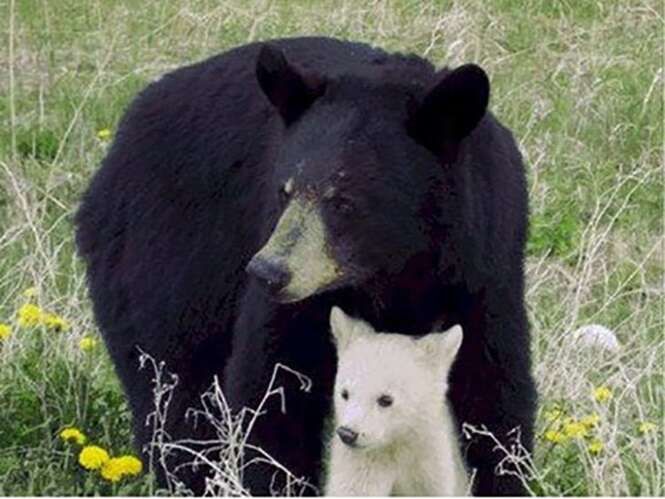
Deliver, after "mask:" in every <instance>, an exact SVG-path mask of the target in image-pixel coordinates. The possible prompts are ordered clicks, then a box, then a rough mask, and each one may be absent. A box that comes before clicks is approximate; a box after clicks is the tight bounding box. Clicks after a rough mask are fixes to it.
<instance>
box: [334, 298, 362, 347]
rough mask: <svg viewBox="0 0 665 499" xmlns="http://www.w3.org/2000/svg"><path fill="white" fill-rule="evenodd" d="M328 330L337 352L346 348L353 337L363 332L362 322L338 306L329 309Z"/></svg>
mask: <svg viewBox="0 0 665 499" xmlns="http://www.w3.org/2000/svg"><path fill="white" fill-rule="evenodd" d="M330 330H331V331H332V335H333V338H335V345H337V351H338V352H340V351H342V350H344V349H346V347H348V346H349V345H350V344H351V342H352V341H353V339H354V338H355V337H357V336H360V335H362V334H364V333H365V330H364V327H363V324H362V322H361V321H359V320H356V319H354V318H352V317H349V316H348V315H346V314H345V313H344V311H343V310H342V309H341V308H339V307H333V308H332V309H331V310H330Z"/></svg>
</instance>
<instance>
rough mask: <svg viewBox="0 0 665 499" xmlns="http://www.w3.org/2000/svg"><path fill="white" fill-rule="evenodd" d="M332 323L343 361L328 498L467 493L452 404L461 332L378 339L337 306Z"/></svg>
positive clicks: (381, 336) (454, 329) (380, 335)
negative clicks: (449, 397) (450, 392)
mask: <svg viewBox="0 0 665 499" xmlns="http://www.w3.org/2000/svg"><path fill="white" fill-rule="evenodd" d="M330 325H331V329H332V333H333V336H334V338H335V343H336V345H337V357H338V359H339V362H338V366H337V378H336V380H335V395H334V397H335V403H334V405H335V434H334V435H333V438H332V443H331V447H330V457H329V463H328V476H327V483H326V494H327V495H333V496H387V495H409V496H461V495H467V494H468V492H469V490H468V489H469V484H468V475H467V473H466V470H465V468H464V464H463V461H462V456H461V454H460V450H459V445H458V441H457V435H456V433H457V432H456V430H455V425H454V423H453V420H452V416H451V414H450V410H449V408H448V403H447V399H446V392H447V390H448V373H449V371H450V368H451V366H452V364H453V361H454V360H455V356H456V354H457V351H458V350H459V347H460V345H461V343H462V328H461V327H460V326H454V327H452V328H451V329H450V330H448V331H447V332H445V333H433V334H428V335H426V336H424V337H421V338H413V337H409V336H406V335H401V334H387V333H377V332H376V331H375V330H374V329H373V328H372V327H371V326H370V325H369V324H367V323H365V322H364V321H361V320H358V319H353V318H351V317H349V316H347V315H346V314H345V313H344V312H343V311H342V310H341V309H339V308H338V307H333V309H332V311H331V313H330Z"/></svg>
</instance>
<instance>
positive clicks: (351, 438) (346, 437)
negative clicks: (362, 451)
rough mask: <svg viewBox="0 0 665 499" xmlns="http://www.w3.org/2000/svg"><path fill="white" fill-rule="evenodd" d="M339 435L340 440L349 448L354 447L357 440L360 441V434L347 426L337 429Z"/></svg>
mask: <svg viewBox="0 0 665 499" xmlns="http://www.w3.org/2000/svg"><path fill="white" fill-rule="evenodd" d="M337 435H338V436H339V438H340V440H341V441H342V442H344V443H345V444H346V445H348V446H349V447H353V446H354V445H355V444H356V440H358V433H356V432H355V431H353V430H352V429H351V428H347V427H346V426H340V427H339V428H337Z"/></svg>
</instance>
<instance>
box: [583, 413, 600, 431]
mask: <svg viewBox="0 0 665 499" xmlns="http://www.w3.org/2000/svg"><path fill="white" fill-rule="evenodd" d="M580 423H582V424H583V425H584V426H585V427H586V428H587V429H589V428H593V427H594V426H597V425H598V423H600V416H599V415H598V413H597V412H592V413H591V414H589V415H588V416H584V417H583V418H582V419H580Z"/></svg>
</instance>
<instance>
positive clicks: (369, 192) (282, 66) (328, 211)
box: [247, 45, 489, 302]
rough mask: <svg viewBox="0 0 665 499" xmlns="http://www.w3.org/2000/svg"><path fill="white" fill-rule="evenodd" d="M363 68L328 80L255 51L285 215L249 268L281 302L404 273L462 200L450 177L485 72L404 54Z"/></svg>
mask: <svg viewBox="0 0 665 499" xmlns="http://www.w3.org/2000/svg"><path fill="white" fill-rule="evenodd" d="M357 66H359V67H356V68H355V69H354V70H352V71H351V70H350V73H348V74H343V75H337V76H322V75H318V74H313V73H311V72H308V71H305V70H302V69H301V68H299V67H298V66H297V64H295V63H292V62H290V61H288V60H287V58H286V57H285V55H284V54H283V53H282V52H281V51H280V50H279V49H277V48H275V47H274V46H271V45H265V46H264V47H263V49H262V50H261V51H260V53H259V55H258V59H257V66H256V76H257V80H258V83H259V86H260V88H261V89H262V91H263V93H264V94H265V96H266V98H267V100H268V101H269V102H270V103H271V104H272V106H273V107H274V108H275V110H276V115H278V116H279V117H280V118H279V121H281V125H280V126H279V128H280V129H281V130H282V132H281V136H280V137H279V140H275V141H274V142H273V144H272V146H271V147H273V146H274V147H275V148H276V149H275V151H274V156H273V165H271V166H272V169H273V175H272V177H271V179H270V180H269V182H268V183H267V184H266V185H269V193H268V196H272V200H271V201H270V202H269V204H270V206H276V207H278V208H277V211H278V213H276V217H275V219H276V222H275V225H274V226H273V227H272V229H271V233H270V235H269V236H268V237H267V239H266V241H265V242H264V245H263V247H262V248H261V249H260V250H259V251H258V252H257V253H256V254H255V255H253V258H252V259H251V261H250V263H249V265H248V267H247V270H248V271H249V272H250V273H251V274H252V275H254V276H255V277H256V278H258V279H259V280H260V281H262V282H263V283H264V284H265V285H266V286H267V287H268V289H269V290H270V291H271V294H272V296H273V297H274V299H275V300H276V301H279V302H297V301H300V300H303V299H305V298H307V297H310V296H313V295H316V294H319V293H322V292H324V291H327V290H331V289H336V288H341V287H346V286H359V285H362V284H363V283H364V282H366V281H367V280H370V279H372V278H376V277H383V276H395V275H397V274H399V273H400V272H401V271H402V270H403V269H404V268H405V266H406V265H407V263H409V262H413V261H414V259H416V258H418V257H420V256H421V255H429V253H431V248H432V247H436V246H437V242H433V241H432V240H431V239H432V232H433V231H432V228H431V224H432V223H433V220H434V219H435V218H439V219H440V218H441V217H445V216H448V217H451V219H452V218H454V213H453V212H454V205H455V203H460V204H461V203H462V202H463V200H462V198H461V195H460V194H458V193H456V192H455V185H454V184H455V183H454V182H447V181H446V179H445V176H446V175H447V174H450V173H449V171H450V170H451V168H450V165H451V164H452V163H454V162H455V161H456V156H457V151H458V147H459V145H460V143H461V142H462V141H463V140H464V138H465V137H466V136H467V135H468V134H469V133H471V132H472V131H473V130H474V129H475V128H476V126H477V124H478V123H479V122H480V120H481V119H482V118H483V116H484V114H485V110H486V106H487V102H488V98H489V82H488V79H487V76H486V75H485V73H484V72H483V70H482V69H480V68H479V67H478V66H474V65H466V66H462V67H459V68H457V69H455V70H452V71H449V70H443V71H441V72H439V73H435V72H434V70H433V69H432V67H431V66H430V65H429V64H428V63H426V62H425V61H417V60H415V59H410V60H409V59H406V58H399V57H397V56H381V57H377V60H376V61H374V62H372V63H369V62H367V63H365V65H361V64H360V63H358V64H357ZM446 172H448V173H446ZM439 200H441V201H442V202H443V203H448V205H450V206H451V208H450V209H449V208H447V206H446V205H445V204H444V205H443V206H441V205H440V204H437V203H438V201H439ZM435 205H436V206H435ZM443 225H445V223H444V224H443ZM441 233H443V234H445V233H446V231H445V230H442V231H441Z"/></svg>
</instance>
